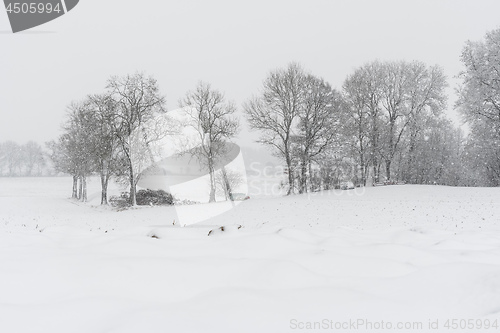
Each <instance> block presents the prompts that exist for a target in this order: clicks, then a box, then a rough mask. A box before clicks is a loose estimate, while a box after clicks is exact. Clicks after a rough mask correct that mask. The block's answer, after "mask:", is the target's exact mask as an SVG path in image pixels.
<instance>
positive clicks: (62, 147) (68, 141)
mask: <svg viewBox="0 0 500 333" xmlns="http://www.w3.org/2000/svg"><path fill="white" fill-rule="evenodd" d="M46 146H47V148H48V150H49V153H48V155H49V158H50V159H51V161H52V163H53V165H54V169H55V170H56V171H57V172H62V173H67V174H69V175H71V176H72V177H73V189H72V192H71V197H72V198H73V199H77V198H78V176H79V157H78V156H77V154H75V152H76V151H77V150H76V149H77V144H76V141H75V140H74V138H73V137H72V136H71V135H70V134H69V133H64V134H62V135H61V136H60V137H59V138H58V140H57V141H54V140H53V141H49V142H47V144H46Z"/></svg>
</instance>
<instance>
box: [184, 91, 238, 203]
mask: <svg viewBox="0 0 500 333" xmlns="http://www.w3.org/2000/svg"><path fill="white" fill-rule="evenodd" d="M179 106H180V107H181V108H183V109H184V110H185V112H186V114H187V116H188V119H189V124H188V125H189V126H191V127H192V128H193V129H194V130H195V131H196V133H197V136H198V140H199V143H200V145H199V146H198V147H195V148H194V149H190V150H189V151H190V152H191V153H192V154H194V155H195V156H196V158H197V159H198V161H199V162H200V163H201V165H205V166H206V167H207V169H208V173H209V176H210V195H209V202H214V201H215V191H216V180H215V171H216V170H215V165H216V162H217V160H218V159H220V158H221V157H223V156H224V154H225V153H226V150H227V147H226V142H227V141H228V140H231V139H232V138H233V137H234V136H235V135H236V134H237V132H238V129H239V122H238V120H237V118H236V117H234V113H235V111H236V107H235V105H234V104H233V103H232V102H226V100H225V98H224V94H222V93H221V92H219V91H218V90H215V89H212V88H211V86H210V84H208V83H204V82H200V83H199V84H198V86H197V87H196V88H195V90H193V91H189V92H187V93H186V96H185V97H184V98H183V99H181V100H180V101H179Z"/></svg>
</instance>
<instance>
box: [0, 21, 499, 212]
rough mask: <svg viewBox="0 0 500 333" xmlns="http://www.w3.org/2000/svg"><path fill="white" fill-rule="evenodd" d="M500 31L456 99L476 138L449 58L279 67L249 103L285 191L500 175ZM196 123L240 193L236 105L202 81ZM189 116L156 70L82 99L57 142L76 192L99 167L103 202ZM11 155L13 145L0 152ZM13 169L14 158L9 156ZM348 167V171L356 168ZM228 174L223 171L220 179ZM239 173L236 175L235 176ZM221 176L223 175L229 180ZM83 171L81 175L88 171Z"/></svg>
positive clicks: (192, 107)
mask: <svg viewBox="0 0 500 333" xmlns="http://www.w3.org/2000/svg"><path fill="white" fill-rule="evenodd" d="M499 45H500V30H496V31H493V32H490V33H488V34H487V35H486V38H485V41H481V42H476V43H473V42H469V43H467V45H466V47H465V49H464V52H463V54H462V62H463V63H464V65H465V71H464V72H463V73H462V74H461V77H462V79H463V82H464V83H463V85H462V86H461V88H460V89H459V91H458V93H459V101H458V102H457V105H456V107H457V109H458V110H459V111H460V112H461V113H462V115H464V119H465V120H466V121H467V122H468V123H469V126H470V130H471V134H470V135H469V136H468V137H466V136H464V134H463V132H462V131H461V130H460V129H457V128H455V126H454V125H453V124H452V122H451V121H450V120H448V119H447V118H446V117H445V115H444V110H445V108H446V97H447V96H446V94H445V89H446V88H447V82H446V77H445V75H444V73H443V70H442V69H441V68H440V67H439V66H427V65H426V64H424V63H422V62H419V61H413V62H407V61H386V62H382V61H374V62H371V63H367V64H365V65H363V66H361V67H359V68H357V69H355V70H354V72H353V73H352V74H351V75H349V76H348V77H347V78H346V79H345V81H344V84H343V85H342V88H341V90H335V89H333V88H332V87H331V86H330V84H329V83H328V82H326V81H325V80H323V79H322V78H319V77H317V76H315V75H313V74H311V73H309V72H307V71H305V70H304V69H303V68H302V67H301V66H300V65H299V64H296V63H292V64H290V65H288V66H287V67H285V68H281V69H276V70H274V71H271V72H270V73H269V75H268V76H267V78H265V80H264V81H263V85H262V88H261V90H260V93H258V94H257V95H255V96H254V97H252V98H251V99H249V100H248V101H247V102H246V103H245V104H244V105H243V110H244V114H245V116H246V120H247V121H248V123H249V125H250V127H251V128H252V129H254V130H257V131H259V133H260V137H259V140H258V142H260V143H261V144H263V145H265V146H267V147H269V148H270V149H271V151H272V152H273V153H274V154H275V155H276V156H277V157H278V158H280V159H281V161H282V162H283V164H284V165H285V166H286V170H287V193H288V194H291V193H294V192H296V191H297V192H299V193H304V192H308V191H312V190H318V189H327V188H330V186H332V184H334V183H338V182H339V181H340V180H354V181H355V182H356V183H357V184H358V185H361V186H365V185H366V184H367V182H368V181H370V182H371V183H373V184H375V183H378V182H381V181H383V180H385V181H404V182H409V183H418V184H428V183H440V184H448V185H495V186H497V185H498V184H500V148H499V142H500V76H499V73H500V68H499V67H498V66H499V65H498V64H499V63H500V46H499ZM179 107H180V108H181V109H182V110H184V112H185V115H186V116H187V118H186V119H187V120H186V121H185V122H184V123H183V124H182V125H183V126H188V127H191V128H192V129H194V131H195V133H196V136H197V144H196V145H195V146H194V147H195V148H193V149H185V150H184V153H186V152H187V153H190V154H192V155H193V156H195V157H196V158H197V159H198V160H199V161H200V163H201V164H202V165H204V166H205V167H206V168H207V170H208V173H209V175H210V193H209V201H211V202H212V201H215V195H216V190H217V184H222V185H221V186H222V187H223V188H224V187H225V194H226V196H229V197H230V196H231V192H230V186H229V181H228V178H229V177H228V176H227V174H228V172H226V171H225V170H224V168H222V169H221V173H220V174H219V175H217V174H216V172H217V169H220V166H217V161H218V160H220V159H221V158H223V157H224V154H225V153H226V152H227V149H228V148H227V143H228V142H229V141H230V140H231V139H232V138H233V137H234V136H235V135H236V134H237V132H238V130H239V120H238V118H237V117H235V112H236V106H235V105H234V103H231V102H228V101H227V100H226V99H225V97H224V95H223V94H222V93H221V92H219V91H217V90H215V89H212V87H211V86H210V85H209V84H206V83H200V84H199V85H198V86H197V87H196V88H195V89H194V90H192V91H189V92H187V93H186V95H185V97H184V98H182V99H181V100H180V101H179ZM179 126H180V124H177V123H176V122H175V121H174V120H173V119H170V118H169V117H168V115H167V114H166V110H165V97H164V96H163V95H161V94H160V92H159V88H158V85H157V82H156V80H154V79H153V78H152V77H145V76H144V75H143V74H135V75H127V76H125V77H112V78H111V79H109V81H108V83H107V86H106V91H105V92H104V93H103V94H99V95H89V96H87V97H86V98H85V99H84V100H83V101H81V102H78V103H73V104H72V105H71V106H70V108H69V113H68V119H67V121H66V123H65V126H64V129H65V133H64V134H63V135H62V136H61V137H60V138H59V139H58V140H57V141H54V142H51V143H50V145H49V146H50V148H51V151H52V153H51V157H52V160H53V161H54V162H55V166H56V168H57V169H58V170H59V171H62V172H65V173H69V174H71V175H73V179H74V186H73V196H74V197H79V198H81V199H82V200H85V199H86V192H85V187H86V177H87V176H88V175H89V174H92V173H98V174H99V175H100V177H101V185H102V203H106V202H107V191H106V189H107V184H108V182H109V180H110V178H111V177H112V176H115V177H116V178H118V179H121V180H122V181H125V182H127V183H128V185H129V186H130V200H131V203H132V204H135V192H136V186H137V182H138V180H139V178H140V176H141V172H142V171H143V170H144V168H145V167H146V166H148V165H151V164H154V156H156V155H157V154H158V151H157V147H156V146H155V142H158V141H159V140H161V139H162V138H164V137H165V136H168V135H176V133H178V130H179ZM2 156H3V155H2ZM9 168H10V169H9V170H10V171H9V172H10V173H12V172H13V170H15V168H16V167H15V166H12V167H11V166H9ZM346 170H347V171H349V172H347V173H346ZM221 177H222V178H221ZM236 178H237V177H236ZM221 179H222V181H221ZM78 181H79V182H78Z"/></svg>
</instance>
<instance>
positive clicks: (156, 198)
mask: <svg viewBox="0 0 500 333" xmlns="http://www.w3.org/2000/svg"><path fill="white" fill-rule="evenodd" d="M136 201H137V204H138V205H143V206H144V205H148V206H150V205H153V206H161V205H173V204H174V197H173V196H172V194H170V193H168V192H165V191H163V190H157V191H154V190H139V191H137V193H136Z"/></svg>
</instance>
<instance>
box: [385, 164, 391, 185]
mask: <svg viewBox="0 0 500 333" xmlns="http://www.w3.org/2000/svg"><path fill="white" fill-rule="evenodd" d="M391 162H392V161H391V160H390V159H386V160H385V176H386V178H387V180H391Z"/></svg>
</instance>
